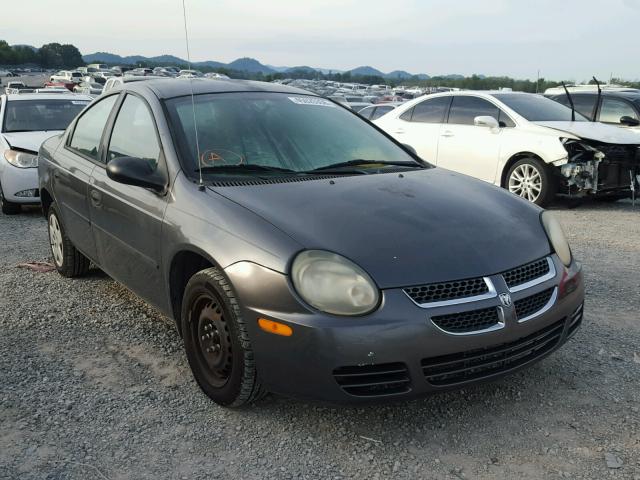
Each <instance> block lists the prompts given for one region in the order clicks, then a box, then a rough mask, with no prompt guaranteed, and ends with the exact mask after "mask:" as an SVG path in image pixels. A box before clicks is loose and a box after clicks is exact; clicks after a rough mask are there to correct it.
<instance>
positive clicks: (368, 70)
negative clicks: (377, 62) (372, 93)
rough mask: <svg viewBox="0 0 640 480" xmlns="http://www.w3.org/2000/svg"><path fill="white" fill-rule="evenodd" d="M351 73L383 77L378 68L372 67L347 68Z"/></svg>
mask: <svg viewBox="0 0 640 480" xmlns="http://www.w3.org/2000/svg"><path fill="white" fill-rule="evenodd" d="M349 73H351V75H362V76H371V77H384V73H382V72H381V71H380V70H377V69H375V68H373V67H369V66H366V67H356V68H354V69H352V70H349Z"/></svg>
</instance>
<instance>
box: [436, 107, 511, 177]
mask: <svg viewBox="0 0 640 480" xmlns="http://www.w3.org/2000/svg"><path fill="white" fill-rule="evenodd" d="M499 111H500V110H499V109H498V107H497V106H495V105H494V104H492V103H491V102H489V101H487V100H485V99H483V98H479V97H473V96H468V95H456V96H454V97H453V101H452V102H451V108H450V110H449V118H448V121H447V123H446V124H444V125H443V128H442V130H441V132H440V141H439V142H438V159H437V165H438V166H439V167H443V168H448V169H449V170H454V171H456V172H460V173H464V174H466V175H469V176H472V177H475V178H479V179H481V180H485V181H487V182H492V183H493V182H494V180H495V178H496V172H497V168H498V160H499V157H500V142H501V138H502V137H501V135H500V133H501V130H500V129H499V128H496V129H492V128H489V127H485V126H476V125H475V124H474V119H475V117H480V116H490V117H493V118H495V119H496V121H497V120H498V117H499Z"/></svg>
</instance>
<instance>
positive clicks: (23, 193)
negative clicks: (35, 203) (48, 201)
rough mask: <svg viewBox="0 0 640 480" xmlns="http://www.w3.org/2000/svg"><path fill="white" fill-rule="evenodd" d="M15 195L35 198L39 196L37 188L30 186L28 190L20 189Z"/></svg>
mask: <svg viewBox="0 0 640 480" xmlns="http://www.w3.org/2000/svg"><path fill="white" fill-rule="evenodd" d="M15 196H16V197H27V198H36V197H39V196H40V193H39V192H38V189H37V188H31V189H29V190H20V191H19V192H17V193H16V194H15Z"/></svg>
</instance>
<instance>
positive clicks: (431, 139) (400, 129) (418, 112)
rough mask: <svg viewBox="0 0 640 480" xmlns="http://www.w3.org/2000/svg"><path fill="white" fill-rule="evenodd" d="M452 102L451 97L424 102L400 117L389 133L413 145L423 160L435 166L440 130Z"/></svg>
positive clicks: (402, 141)
mask: <svg viewBox="0 0 640 480" xmlns="http://www.w3.org/2000/svg"><path fill="white" fill-rule="evenodd" d="M450 102H451V97H450V96H444V97H436V98H430V99H427V100H424V101H422V102H420V103H418V104H417V105H415V106H414V107H413V108H411V109H410V110H407V111H406V112H404V113H403V114H402V115H400V117H399V118H398V119H396V120H395V121H394V122H393V124H391V126H390V130H389V131H388V133H390V134H391V135H392V136H393V137H395V138H396V139H397V140H398V141H399V142H401V143H405V144H407V145H411V146H412V147H413V148H414V149H415V150H416V152H417V153H418V156H420V157H421V158H422V159H424V160H426V161H428V162H431V163H434V164H435V163H436V160H437V157H438V148H439V147H438V141H439V138H440V130H441V128H442V123H443V122H444V119H445V118H446V114H447V110H448V108H449V103H450Z"/></svg>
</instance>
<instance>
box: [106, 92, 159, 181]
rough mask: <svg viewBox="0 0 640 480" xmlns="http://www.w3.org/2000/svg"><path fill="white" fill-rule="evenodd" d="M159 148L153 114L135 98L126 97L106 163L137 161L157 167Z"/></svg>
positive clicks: (114, 128) (110, 143) (132, 96)
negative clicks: (139, 159) (125, 160)
mask: <svg viewBox="0 0 640 480" xmlns="http://www.w3.org/2000/svg"><path fill="white" fill-rule="evenodd" d="M159 156H160V144H159V143H158V137H157V135H156V127H155V124H154V123H153V117H152V116H151V112H150V111H149V109H148V108H147V106H146V104H145V103H144V102H143V101H142V100H141V99H139V98H138V97H136V96H135V95H127V96H126V98H125V99H124V102H123V104H122V107H120V111H119V112H118V116H117V117H116V121H115V123H114V125H113V132H112V133H111V140H110V141H109V150H108V152H107V162H110V161H111V160H113V159H114V158H118V157H135V158H141V159H144V160H146V161H147V162H149V164H150V165H151V167H152V168H153V169H154V170H155V169H156V168H157V167H158V157H159Z"/></svg>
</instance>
